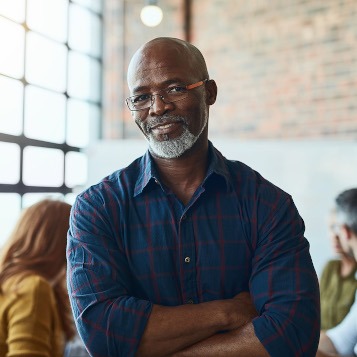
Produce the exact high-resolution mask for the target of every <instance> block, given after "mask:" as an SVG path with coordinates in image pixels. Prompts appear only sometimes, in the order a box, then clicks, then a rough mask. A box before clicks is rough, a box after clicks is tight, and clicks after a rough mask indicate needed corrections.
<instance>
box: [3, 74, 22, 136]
mask: <svg viewBox="0 0 357 357" xmlns="http://www.w3.org/2000/svg"><path fill="white" fill-rule="evenodd" d="M23 92H24V87H23V84H22V83H21V82H20V81H17V80H15V79H11V78H7V77H4V76H2V75H0V98H6V100H0V132H1V133H5V134H13V135H20V134H21V133H22V111H23V105H22V104H23Z"/></svg>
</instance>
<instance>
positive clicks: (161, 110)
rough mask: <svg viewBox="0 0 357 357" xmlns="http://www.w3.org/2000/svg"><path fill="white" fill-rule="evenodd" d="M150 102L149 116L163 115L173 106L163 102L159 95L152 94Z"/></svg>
mask: <svg viewBox="0 0 357 357" xmlns="http://www.w3.org/2000/svg"><path fill="white" fill-rule="evenodd" d="M151 100H152V104H151V107H150V115H154V116H155V115H163V114H165V113H166V112H168V111H169V110H172V108H173V104H172V103H167V102H165V101H164V97H163V96H162V95H160V94H153V95H152V99H151Z"/></svg>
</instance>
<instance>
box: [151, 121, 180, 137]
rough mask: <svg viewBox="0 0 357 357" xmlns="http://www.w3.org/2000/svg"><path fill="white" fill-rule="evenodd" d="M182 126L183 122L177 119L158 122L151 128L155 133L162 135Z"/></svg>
mask: <svg viewBox="0 0 357 357" xmlns="http://www.w3.org/2000/svg"><path fill="white" fill-rule="evenodd" d="M181 126H182V122H179V121H175V122H165V123H160V124H157V125H155V126H153V127H151V128H150V129H149V130H150V131H152V132H153V133H154V134H157V135H162V134H169V133H172V132H174V131H176V130H177V129H178V128H180V127H181Z"/></svg>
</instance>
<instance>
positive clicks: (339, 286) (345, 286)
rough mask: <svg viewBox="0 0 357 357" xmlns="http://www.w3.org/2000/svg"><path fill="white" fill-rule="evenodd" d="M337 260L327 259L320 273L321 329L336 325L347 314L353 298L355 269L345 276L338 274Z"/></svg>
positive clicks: (355, 281) (356, 286)
mask: <svg viewBox="0 0 357 357" xmlns="http://www.w3.org/2000/svg"><path fill="white" fill-rule="evenodd" d="M340 264H341V262H340V261H339V260H331V261H329V262H328V263H327V264H326V266H325V268H324V270H323V272H322V275H321V279H320V295H321V329H322V330H327V329H329V328H332V327H334V326H336V325H338V324H339V323H340V322H341V321H342V320H343V319H344V317H345V316H346V315H347V313H348V311H349V310H350V307H351V306H352V304H353V302H354V300H355V292H356V289H357V280H356V279H355V274H356V269H355V270H353V271H352V272H351V274H350V275H348V276H347V277H344V278H343V277H341V275H340Z"/></svg>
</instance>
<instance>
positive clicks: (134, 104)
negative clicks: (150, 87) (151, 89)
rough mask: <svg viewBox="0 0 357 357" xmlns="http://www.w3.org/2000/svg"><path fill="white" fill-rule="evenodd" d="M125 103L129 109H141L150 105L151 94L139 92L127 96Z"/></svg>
mask: <svg viewBox="0 0 357 357" xmlns="http://www.w3.org/2000/svg"><path fill="white" fill-rule="evenodd" d="M126 103H127V105H128V107H129V109H130V110H142V109H146V108H149V107H150V106H151V95H150V94H141V95H134V96H132V97H129V98H127V100H126Z"/></svg>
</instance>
